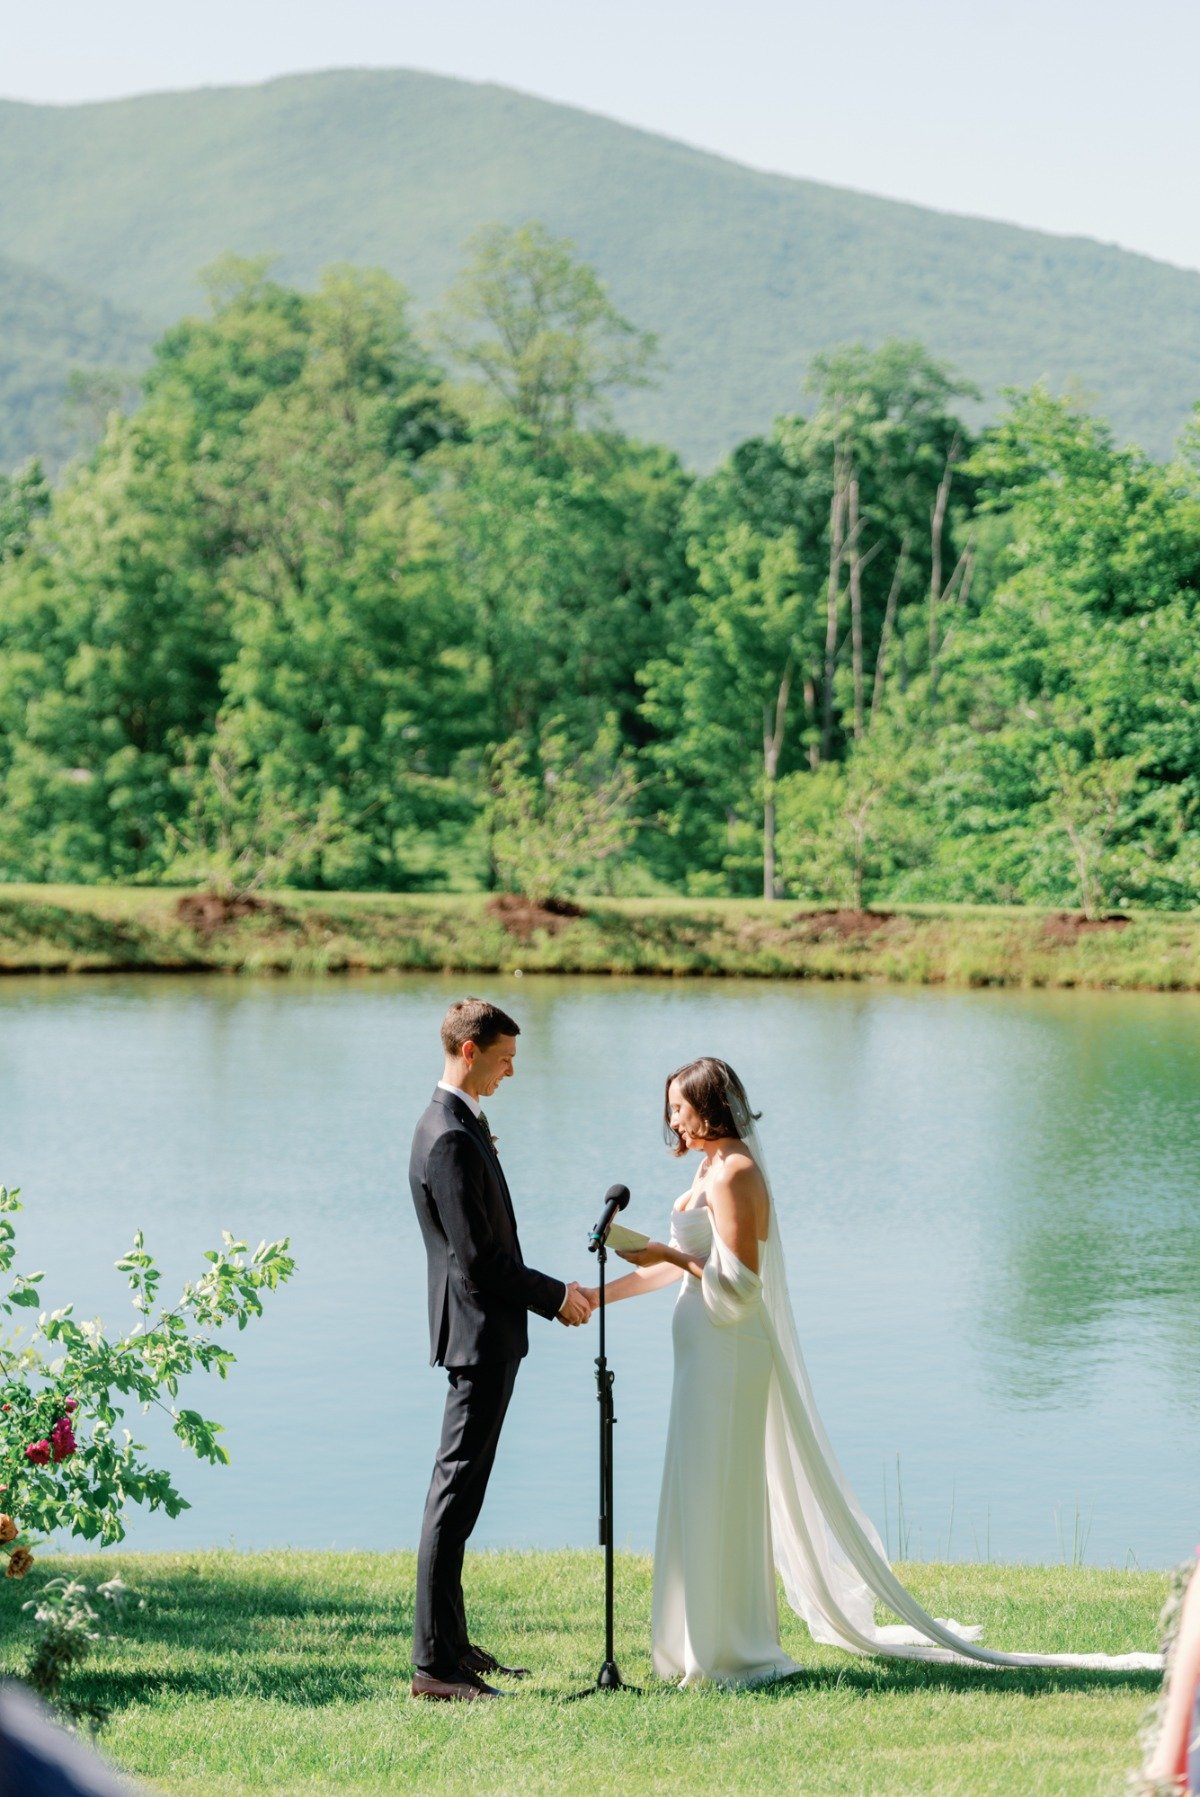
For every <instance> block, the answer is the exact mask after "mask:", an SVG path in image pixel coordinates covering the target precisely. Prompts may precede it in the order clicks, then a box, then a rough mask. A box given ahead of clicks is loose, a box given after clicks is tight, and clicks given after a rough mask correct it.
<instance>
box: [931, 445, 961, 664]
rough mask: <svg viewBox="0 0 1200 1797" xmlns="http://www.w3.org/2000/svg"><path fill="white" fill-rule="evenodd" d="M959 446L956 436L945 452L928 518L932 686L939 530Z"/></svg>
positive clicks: (939, 567) (939, 592) (942, 526)
mask: <svg viewBox="0 0 1200 1797" xmlns="http://www.w3.org/2000/svg"><path fill="white" fill-rule="evenodd" d="M960 450H961V443H960V440H959V438H958V437H955V438H954V441H953V442H952V443H951V445H950V449H949V452H948V453H947V456H946V466H945V467H944V468H943V470H942V478H941V480H940V481H939V482H938V490H937V498H936V499H935V501H934V505H933V517H932V519H931V521H930V550H931V554H930V560H929V680H930V686H931V687H932V686H933V684H934V682H935V681H936V678H937V672H936V670H937V658H938V605H939V601H940V600H941V599H942V598H944V594H943V593H942V533H943V531H944V530H945V527H946V508H947V506H948V505H949V503H950V483H951V481H952V480H953V478H954V464H955V463H956V462H957V460H958V458H959V453H960Z"/></svg>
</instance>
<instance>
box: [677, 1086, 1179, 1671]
mask: <svg viewBox="0 0 1200 1797" xmlns="http://www.w3.org/2000/svg"><path fill="white" fill-rule="evenodd" d="M729 1097H730V1101H731V1106H732V1109H733V1115H734V1118H735V1121H736V1122H737V1125H738V1133H739V1135H740V1136H741V1138H742V1140H743V1142H744V1143H745V1145H746V1147H747V1149H748V1150H749V1151H750V1153H751V1155H752V1156H753V1158H754V1161H755V1162H756V1164H757V1166H758V1169H759V1171H760V1172H761V1174H762V1177H763V1181H764V1183H765V1184H766V1187H767V1194H768V1197H769V1200H770V1227H769V1231H768V1235H767V1239H766V1241H765V1243H763V1245H762V1248H761V1250H760V1255H761V1291H762V1304H763V1310H764V1313H765V1316H766V1320H767V1327H768V1333H769V1334H770V1337H771V1345H772V1352H773V1357H774V1371H773V1377H772V1381H771V1395H770V1398H769V1401H768V1408H767V1442H766V1452H767V1489H768V1493H769V1498H770V1509H771V1532H772V1538H773V1544H774V1554H775V1565H776V1568H777V1570H778V1572H779V1575H780V1578H781V1579H782V1581H783V1588H784V1591H785V1593H786V1595H787V1600H788V1603H789V1604H790V1605H791V1607H792V1609H793V1610H794V1611H795V1612H796V1614H797V1615H798V1616H801V1617H802V1618H803V1619H804V1621H805V1622H806V1623H807V1624H808V1628H809V1631H810V1633H811V1635H812V1637H813V1640H814V1641H822V1642H827V1643H829V1644H830V1645H831V1646H834V1647H844V1648H848V1649H849V1650H850V1651H851V1652H852V1653H864V1654H887V1655H890V1656H894V1657H895V1658H898V1659H908V1660H938V1661H951V1662H954V1661H958V1662H963V1663H966V1664H982V1665H986V1666H1049V1667H1054V1666H1085V1667H1097V1668H1102V1669H1104V1668H1107V1669H1110V1670H1113V1671H1130V1670H1158V1669H1161V1667H1162V1664H1163V1660H1162V1655H1161V1654H1148V1653H1128V1654H1100V1653H1081V1654H1044V1653H1043V1654H1039V1653H999V1652H997V1651H995V1650H994V1649H992V1648H989V1647H984V1646H983V1645H982V1644H981V1643H980V1640H979V1636H980V1634H981V1633H982V1630H980V1629H979V1628H969V1627H964V1626H962V1625H961V1624H959V1623H957V1622H953V1621H950V1620H946V1619H939V1618H936V1617H933V1616H930V1615H929V1614H928V1612H927V1611H925V1610H924V1609H922V1607H921V1605H920V1604H919V1603H918V1602H917V1601H916V1599H915V1598H914V1597H913V1596H912V1595H911V1593H910V1592H909V1591H907V1590H906V1589H905V1587H904V1586H903V1585H902V1584H901V1583H900V1581H899V1579H898V1578H897V1577H896V1575H895V1573H894V1572H893V1571H892V1568H891V1566H890V1565H889V1564H888V1560H887V1556H886V1554H885V1553H884V1548H883V1543H882V1541H881V1540H880V1538H879V1534H878V1532H877V1530H876V1529H875V1528H874V1526H873V1524H872V1523H871V1522H870V1520H869V1519H868V1518H867V1516H866V1515H865V1514H864V1512H863V1510H862V1507H861V1505H860V1504H859V1502H858V1499H857V1498H856V1497H855V1495H854V1493H853V1491H852V1490H851V1489H850V1486H849V1483H848V1482H847V1479H846V1476H845V1474H844V1473H843V1471H842V1469H841V1467H840V1466H839V1465H838V1461H837V1457H836V1455H835V1454H834V1451H833V1448H832V1445H831V1444H830V1441H829V1437H828V1436H827V1434H826V1433H825V1428H824V1425H823V1424H822V1422H821V1418H820V1416H819V1414H818V1412H817V1407H816V1403H815V1402H814V1399H813V1392H812V1386H811V1384H810V1383H809V1378H808V1373H807V1371H806V1369H805V1365H804V1357H803V1355H802V1353H801V1351H800V1342H799V1338H798V1336H797V1333H796V1322H795V1317H794V1315H793V1313H792V1305H791V1299H790V1298H789V1296H788V1287H787V1270H786V1267H785V1264H784V1257H783V1245H782V1243H781V1241H780V1235H779V1226H778V1217H777V1212H776V1207H775V1197H774V1193H773V1192H772V1190H771V1182H770V1178H769V1175H768V1173H767V1167H766V1161H765V1159H764V1156H763V1152H762V1145H761V1143H760V1141H759V1137H758V1131H757V1130H756V1129H755V1127H754V1120H753V1118H752V1117H750V1116H749V1115H748V1114H747V1113H746V1111H745V1109H744V1108H743V1107H742V1106H741V1105H740V1103H737V1102H736V1100H735V1098H734V1094H732V1093H730V1094H729ZM713 1251H714V1258H713V1261H710V1263H709V1264H710V1267H711V1268H712V1271H711V1274H710V1271H709V1268H706V1269H705V1287H706V1290H705V1297H706V1300H707V1301H708V1305H709V1309H710V1311H711V1312H712V1314H713V1316H714V1318H715V1319H716V1320H720V1317H721V1312H722V1310H723V1309H724V1311H725V1313H726V1315H727V1317H728V1320H729V1321H733V1320H734V1315H735V1314H736V1312H737V1310H738V1308H739V1307H740V1305H741V1304H742V1303H744V1302H746V1301H748V1300H753V1299H754V1298H756V1297H757V1292H758V1287H759V1279H758V1278H756V1277H755V1276H754V1275H753V1274H750V1273H749V1271H748V1269H747V1268H745V1267H743V1266H742V1263H741V1262H740V1261H739V1260H738V1259H737V1257H736V1256H735V1255H734V1254H733V1253H732V1250H730V1249H729V1248H728V1247H727V1246H726V1245H725V1243H724V1242H723V1241H722V1239H721V1236H720V1233H719V1231H718V1230H717V1228H716V1226H715V1223H714V1227H713ZM714 1263H715V1264H714ZM743 1275H745V1277H742V1276H743ZM877 1601H878V1602H880V1603H882V1604H884V1605H885V1606H886V1607H887V1608H888V1609H889V1610H891V1611H892V1612H893V1613H894V1614H895V1615H896V1616H899V1617H900V1618H901V1622H900V1624H899V1625H886V1626H882V1627H881V1626H880V1625H878V1624H877V1623H876V1621H875V1605H876V1602H877Z"/></svg>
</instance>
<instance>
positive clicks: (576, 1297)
mask: <svg viewBox="0 0 1200 1797" xmlns="http://www.w3.org/2000/svg"><path fill="white" fill-rule="evenodd" d="M596 1304H597V1294H596V1293H595V1292H593V1291H587V1290H585V1288H584V1287H583V1286H582V1285H580V1284H579V1281H578V1280H576V1279H572V1281H571V1283H570V1285H568V1287H567V1296H566V1299H565V1300H564V1303H563V1307H562V1309H561V1310H560V1311H559V1313H558V1320H559V1322H560V1323H564V1324H565V1325H566V1327H567V1328H568V1329H578V1328H579V1326H580V1324H581V1323H587V1322H590V1321H591V1316H592V1312H593V1311H594V1310H595V1308H596Z"/></svg>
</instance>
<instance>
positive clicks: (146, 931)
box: [0, 886, 1200, 991]
mask: <svg viewBox="0 0 1200 1797" xmlns="http://www.w3.org/2000/svg"><path fill="white" fill-rule="evenodd" d="M182 897H184V895H183V894H182V893H181V892H180V891H178V890H172V889H167V888H162V887H117V886H97V887H86V886H0V973H5V972H8V973H35V972H62V973H71V972H78V973H86V972H108V971H118V970H120V971H146V972H153V971H156V970H162V971H179V972H188V971H203V970H206V969H207V970H214V971H220V972H229V973H252V974H253V973H306V974H313V973H371V972H403V971H436V972H440V971H443V970H446V971H460V972H463V973H479V974H488V973H512V972H514V971H516V970H518V969H519V970H520V971H521V972H524V973H564V974H581V973H600V974H658V975H668V976H681V975H682V976H687V975H698V976H702V977H703V976H716V977H720V976H724V975H739V976H743V977H751V978H764V979H822V980H842V979H846V980H890V981H906V982H912V983H916V984H922V985H950V986H1020V987H1070V986H1083V987H1093V988H1108V989H1126V990H1158V991H1200V914H1196V913H1186V914H1183V913H1181V914H1176V913H1170V912H1153V911H1146V912H1139V913H1136V914H1133V915H1131V916H1130V918H1129V919H1128V920H1120V919H1119V920H1117V922H1116V923H1112V922H1109V923H1107V924H1099V925H1090V924H1085V925H1084V926H1083V927H1082V928H1081V927H1080V924H1079V920H1078V919H1074V918H1072V917H1069V916H1067V915H1066V914H1064V913H1056V912H1051V911H1045V910H1039V909H1037V908H1036V907H1032V906H1031V907H1024V908H1022V907H1004V906H998V905H943V906H934V905H909V906H904V907H896V908H893V909H890V910H887V911H880V912H878V913H863V914H859V913H853V912H845V911H837V910H834V909H821V908H819V907H816V906H812V905H808V906H803V905H797V904H794V903H791V902H788V901H783V900H780V901H777V902H775V903H773V904H768V903H764V901H763V900H761V899H683V898H670V899H624V900H622V899H609V898H596V899H589V900H586V901H583V902H582V904H581V909H582V915H581V916H578V917H566V918H550V919H545V920H543V922H542V924H540V925H538V924H537V923H536V920H534V927H532V928H530V929H529V930H527V931H526V932H524V933H515V932H514V928H513V927H512V923H511V920H510V923H509V925H507V926H506V923H505V921H504V920H503V919H502V918H500V917H497V916H496V915H494V913H493V912H492V911H491V910H490V909H489V907H488V901H487V899H486V898H485V896H484V895H483V894H481V893H468V894H461V893H433V894H419V895H413V894H403V893H347V892H340V893H321V892H278V893H274V894H271V895H269V900H270V903H269V906H268V907H267V908H265V909H262V910H260V911H257V912H254V913H252V914H250V915H248V916H241V917H236V918H232V919H230V920H229V921H228V922H225V923H222V924H221V925H220V927H217V928H214V929H210V930H207V931H198V930H197V929H195V928H193V927H191V926H190V925H189V923H188V922H187V921H186V920H185V919H183V918H181V917H180V915H179V912H178V906H179V903H180V900H181V898H182Z"/></svg>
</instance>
